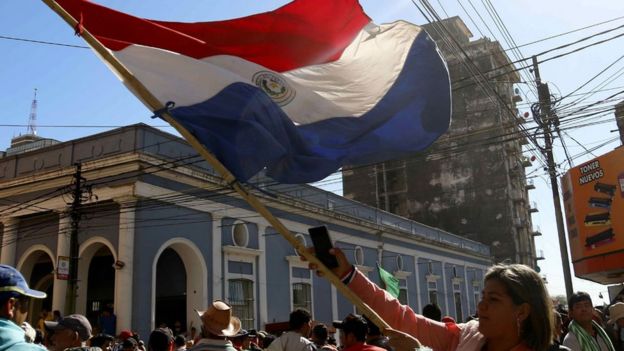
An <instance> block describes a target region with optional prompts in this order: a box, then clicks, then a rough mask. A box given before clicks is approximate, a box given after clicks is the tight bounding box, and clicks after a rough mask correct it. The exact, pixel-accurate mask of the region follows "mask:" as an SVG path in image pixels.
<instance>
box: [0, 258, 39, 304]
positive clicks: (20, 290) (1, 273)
mask: <svg viewBox="0 0 624 351" xmlns="http://www.w3.org/2000/svg"><path fill="white" fill-rule="evenodd" d="M3 293H17V294H20V295H25V296H30V297H34V298H36V299H44V298H45V297H46V293H44V292H43V291H39V290H34V289H31V288H29V287H28V284H27V283H26V279H24V276H23V275H22V273H20V272H19V271H18V270H17V269H15V268H13V267H11V266H8V265H6V264H0V294H3Z"/></svg>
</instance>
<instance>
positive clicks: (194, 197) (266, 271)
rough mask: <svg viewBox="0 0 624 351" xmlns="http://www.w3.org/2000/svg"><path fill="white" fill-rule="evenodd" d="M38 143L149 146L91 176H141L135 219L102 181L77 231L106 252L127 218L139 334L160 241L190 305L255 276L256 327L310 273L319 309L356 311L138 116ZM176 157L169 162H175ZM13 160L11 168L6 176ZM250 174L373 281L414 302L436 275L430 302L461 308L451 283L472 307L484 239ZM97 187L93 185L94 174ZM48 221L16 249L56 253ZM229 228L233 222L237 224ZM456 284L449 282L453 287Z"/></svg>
mask: <svg viewBox="0 0 624 351" xmlns="http://www.w3.org/2000/svg"><path fill="white" fill-rule="evenodd" d="M83 144H84V145H83ZM101 144H103V145H101ZM74 149H78V150H74ZM37 152H39V153H43V154H45V155H47V156H45V157H43V159H46V160H47V159H50V160H52V159H54V160H62V161H63V162H61V163H60V164H58V165H54V167H61V168H62V167H70V166H71V162H70V161H71V160H72V157H79V160H82V161H83V162H86V161H90V162H98V160H100V159H110V158H113V159H114V158H116V157H122V156H127V155H140V156H141V157H144V158H149V160H148V161H138V160H134V161H128V162H129V163H130V164H131V163H132V162H136V163H139V162H148V164H145V163H142V169H143V170H142V171H139V172H136V171H132V172H131V171H127V173H128V174H124V173H120V174H114V175H108V176H107V178H103V179H89V181H92V182H96V183H97V184H99V186H101V187H106V186H108V187H111V186H113V185H114V186H116V187H121V186H127V185H141V187H139V188H140V189H143V190H133V191H136V192H140V191H142V192H140V193H136V194H132V193H128V194H124V196H131V197H134V198H135V199H136V203H135V204H134V205H132V206H131V207H130V210H132V211H134V222H133V223H122V222H121V220H120V218H122V217H123V212H124V211H128V210H129V209H128V208H127V207H124V206H121V205H119V204H120V203H122V202H123V201H120V200H116V198H112V197H111V198H110V199H105V198H104V196H103V195H104V194H106V192H105V191H103V190H102V191H101V192H100V194H102V198H100V203H104V202H105V201H107V202H106V203H105V204H106V206H105V207H103V208H105V210H102V211H99V212H98V211H93V214H92V216H91V217H90V218H88V219H86V220H85V222H84V224H85V227H84V228H83V231H82V232H81V242H83V243H84V242H86V241H87V240H89V238H92V237H98V238H101V241H105V242H107V245H108V244H109V245H110V246H111V247H112V248H113V252H111V254H113V255H114V256H115V257H117V254H118V248H119V247H120V246H121V245H123V244H124V243H123V242H120V240H121V239H120V232H122V231H124V232H125V231H128V230H129V229H128V228H131V230H132V232H133V238H134V245H133V248H134V249H133V250H134V251H133V252H134V253H133V260H132V261H133V262H132V265H131V266H126V267H123V268H120V269H128V270H132V277H133V278H132V284H133V287H132V292H131V295H130V296H131V297H128V298H131V300H132V305H131V306H132V313H131V321H128V322H127V324H130V325H131V327H132V329H134V330H137V331H138V332H140V334H141V335H148V334H149V331H150V329H151V328H153V327H154V323H157V322H158V321H157V320H155V319H156V317H155V312H154V311H155V306H154V303H155V302H154V299H155V297H158V296H160V295H159V292H158V291H156V283H155V277H157V276H158V274H159V272H156V271H155V267H156V263H157V262H158V258H159V255H160V254H162V252H163V250H165V249H167V248H172V249H173V250H174V251H176V253H177V254H178V255H180V258H181V260H182V261H183V262H184V265H185V268H186V272H179V274H184V275H185V276H186V279H187V280H190V281H191V283H192V282H202V281H205V282H206V284H205V286H202V285H201V284H199V283H197V284H195V285H193V288H192V289H191V290H188V291H185V292H184V296H186V301H187V311H192V309H193V308H197V309H202V308H204V307H205V306H206V304H208V302H209V301H212V300H213V299H217V298H220V299H225V300H228V299H229V298H230V297H231V296H233V294H236V293H239V292H233V291H230V287H229V285H228V284H229V280H231V279H241V278H242V279H245V280H247V281H250V282H251V283H252V284H253V287H252V290H251V291H253V294H252V296H249V298H250V301H252V302H250V303H251V304H252V308H251V310H252V315H251V316H250V319H249V320H250V321H251V322H249V323H252V325H251V326H252V327H254V328H256V329H264V328H265V326H266V324H267V323H274V322H283V321H287V320H288V315H289V313H290V311H291V308H292V306H293V303H294V301H293V296H294V293H293V283H295V282H297V283H303V284H310V289H311V301H310V302H311V305H312V306H313V311H312V312H313V315H314V318H315V319H316V320H319V321H322V322H325V323H329V322H331V321H332V320H334V319H341V318H343V317H344V316H345V315H346V314H348V313H352V312H354V307H353V306H352V304H351V303H349V302H348V301H347V300H346V299H345V298H344V297H342V296H341V295H340V293H337V292H336V291H335V290H334V289H332V287H331V285H330V284H329V283H328V282H327V281H326V280H325V279H323V278H319V277H317V276H316V275H315V274H313V273H312V272H310V271H309V270H307V269H306V268H305V264H303V263H301V262H300V261H298V259H297V257H296V254H295V251H294V249H293V247H292V246H291V245H290V244H289V243H288V242H287V241H286V240H285V239H284V238H282V236H281V235H280V234H278V233H277V232H276V231H275V230H274V229H273V228H272V227H271V226H269V225H267V224H266V222H265V221H264V220H263V219H262V218H261V217H260V216H259V215H258V214H257V213H256V212H254V211H253V210H251V208H250V207H249V205H247V204H246V203H245V202H244V201H243V200H241V199H240V198H239V197H237V196H235V195H234V194H232V192H231V191H224V188H219V187H218V186H216V184H217V182H218V181H219V179H218V178H216V177H215V176H214V172H213V171H212V170H210V168H209V167H208V166H207V165H206V164H205V162H200V161H198V158H196V157H194V156H195V155H196V154H195V152H194V151H193V150H192V149H191V148H190V147H189V146H188V145H187V144H186V143H185V142H184V141H183V140H181V139H179V138H176V137H174V136H171V135H168V134H166V133H162V132H160V131H157V130H155V129H152V128H149V127H147V126H143V125H139V126H130V127H126V128H122V129H119V130H117V131H111V132H107V133H102V134H98V135H94V136H91V137H88V138H84V139H79V140H77V141H74V142H73V143H72V144H71V145H68V144H67V143H62V144H58V145H55V146H52V147H50V148H46V149H41V150H38V151H35V153H37ZM48 154H52V156H50V155H48ZM54 155H61V156H58V157H53V156H54ZM21 157H28V158H29V159H30V158H32V155H30V154H28V155H26V156H20V155H16V156H11V157H6V158H4V159H0V170H2V169H3V167H4V170H5V172H4V173H2V172H0V174H5V175H7V174H8V175H9V176H7V178H6V179H4V178H2V177H0V182H2V181H4V180H11V179H14V178H18V173H17V172H16V171H15V169H17V168H19V169H20V172H21V173H20V174H22V175H26V176H29V175H34V174H37V172H36V170H33V171H32V172H31V171H29V170H28V169H24V167H25V166H24V165H23V162H22V159H21ZM176 160H177V163H175V162H173V161H176ZM180 160H185V161H184V162H181V161H180ZM172 162H173V163H172ZM173 166H175V167H173ZM20 167H21V168H20ZM94 167H97V163H96V166H94ZM168 167H169V168H171V170H169V169H167V168H168ZM180 169H183V170H180ZM165 170H166V171H168V172H165ZM11 171H13V172H14V176H13V177H10V174H11ZM7 172H8V173H7ZM176 172H177V173H176ZM172 174H173V175H172ZM198 179H203V180H202V181H203V182H205V184H206V185H210V186H207V187H205V188H204V187H202V189H199V188H197V187H195V186H193V185H192V184H197V181H198ZM191 180H192V181H191ZM252 182H253V183H254V186H255V187H257V188H260V189H262V194H269V195H274V197H268V200H267V206H268V207H269V209H270V210H271V211H272V212H273V213H274V214H275V215H276V216H277V217H278V218H279V219H280V220H282V221H284V222H285V223H286V226H287V227H288V228H289V229H290V230H291V231H292V232H293V233H296V234H297V235H299V236H300V237H302V238H303V240H305V241H306V243H307V244H308V245H310V243H311V241H310V238H309V235H308V234H307V228H309V227H312V226H317V225H321V224H325V225H327V226H328V228H329V230H330V233H331V236H332V238H333V240H334V241H335V244H336V246H338V247H340V248H341V249H343V250H344V251H345V253H346V255H347V257H348V258H349V260H350V261H351V262H354V263H357V265H358V267H360V268H361V270H362V271H363V272H364V273H365V274H367V275H368V276H369V278H370V279H371V280H372V281H374V282H376V283H379V276H378V274H377V270H376V266H377V263H379V264H380V265H381V266H382V267H383V268H384V269H385V270H386V271H389V272H392V273H394V274H395V275H396V276H397V277H398V278H399V279H400V280H401V287H402V288H403V289H404V293H405V296H406V297H407V301H406V302H407V303H408V304H409V306H410V307H411V308H412V309H414V310H415V311H420V310H421V309H422V307H423V306H424V305H425V304H427V303H429V302H430V301H429V296H430V290H431V289H430V286H429V283H430V282H431V279H434V282H435V291H436V294H437V296H438V304H439V305H440V307H441V308H442V311H443V313H444V314H446V315H450V316H452V317H454V318H457V317H458V316H457V315H456V312H455V304H454V298H455V295H454V293H455V292H457V293H459V294H460V299H461V306H462V316H461V317H462V318H465V317H466V316H467V315H468V313H474V310H475V306H476V305H475V298H474V291H475V288H474V286H475V285H474V284H479V283H480V282H481V279H482V277H483V271H484V270H485V269H486V268H487V266H489V265H490V260H489V248H488V247H486V246H484V245H482V244H479V243H476V242H473V241H470V240H466V239H464V238H461V237H458V236H454V235H452V234H450V233H447V232H444V231H442V230H439V229H436V228H432V227H428V226H425V225H422V224H419V223H417V222H414V221H410V220H407V219H405V218H402V217H399V216H396V215H393V214H390V213H386V212H384V211H380V210H378V209H375V208H371V207H368V206H365V205H363V204H360V203H358V202H355V201H352V200H348V199H345V198H343V197H341V196H338V195H336V194H333V193H329V192H326V191H323V190H320V189H317V188H314V187H312V186H307V185H300V186H294V185H279V184H278V185H276V184H274V183H272V182H271V181H270V180H267V179H265V178H261V177H256V178H254V179H252ZM133 189H134V188H133ZM145 189H147V190H145ZM205 189H212V190H205ZM225 189H226V188H225ZM226 190H227V189H226ZM158 191H161V192H162V193H158ZM95 192H98V189H97V186H96V187H95ZM19 196H21V197H24V196H25V195H23V194H20V195H19ZM115 196H119V194H116V195H115ZM34 197H35V194H33V198H34ZM24 220H25V222H23V223H30V222H28V221H27V220H28V219H27V218H25V219H24ZM47 221H48V222H46V225H45V228H40V229H39V230H42V231H45V233H47V235H45V236H41V237H39V238H35V237H31V238H30V239H29V238H28V237H23V238H22V241H20V242H19V244H18V245H17V247H16V249H15V250H16V260H19V259H20V258H21V255H23V254H24V253H25V251H26V249H27V245H32V244H33V243H35V242H36V243H38V244H41V245H45V246H46V247H47V248H48V249H49V251H51V252H52V253H54V254H56V250H57V237H58V235H60V234H59V227H58V223H57V222H56V221H57V220H50V219H47ZM3 228H4V227H3ZM236 231H237V233H238V234H235V233H234V232H236ZM4 232H6V228H4ZM94 245H95V244H94ZM98 245H101V244H98ZM360 250H361V253H362V254H361V256H359V257H357V259H360V258H361V261H360V262H356V256H357V254H356V252H359V251H360ZM89 259H90V258H89ZM81 264H88V262H82V263H81ZM190 265H192V267H191V266H190ZM204 268H205V271H202V270H203V269H204ZM192 269H196V272H200V271H201V272H203V273H202V274H203V275H204V276H197V275H196V276H189V275H188V274H187V272H189V271H191V270H192ZM89 279H91V278H89ZM458 282H459V284H458ZM112 283H113V284H114V282H112ZM191 283H189V284H187V286H191V285H192V284H191ZM454 284H455V285H456V287H457V285H458V289H456V290H455V291H454V290H453V285H454ZM116 288H119V287H116ZM478 288H479V289H480V287H478ZM479 291H480V290H479ZM202 294H203V295H202ZM200 295H201V296H206V301H203V302H202V303H197V304H198V305H194V302H193V303H192V302H190V301H198V300H197V297H198V296H200ZM191 321H194V323H195V324H194V325H196V326H197V324H198V323H199V320H198V319H196V317H195V316H193V315H189V313H187V323H190V322H191Z"/></svg>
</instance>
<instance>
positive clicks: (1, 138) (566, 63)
mask: <svg viewBox="0 0 624 351" xmlns="http://www.w3.org/2000/svg"><path fill="white" fill-rule="evenodd" d="M96 2H98V3H100V4H102V5H104V6H108V7H111V8H114V9H116V10H119V11H123V12H127V13H131V14H133V15H136V16H139V17H145V18H152V19H158V20H168V21H184V22H195V21H212V20H222V19H229V18H236V17H241V16H245V15H249V14H253V13H258V12H263V11H269V10H272V9H275V8H277V7H279V6H281V5H283V4H285V3H286V1H275V0H267V1H250V0H211V1H205V0H176V1H171V0H169V1H165V0H134V1H133V0H97V1H96ZM415 2H416V3H419V1H415ZM487 3H488V2H487V1H486V0H481V1H479V0H472V2H470V1H467V0H452V1H451V0H431V5H432V6H433V7H434V8H435V9H436V10H437V11H438V12H439V14H440V16H441V17H445V16H446V14H448V15H449V16H454V15H459V16H460V17H462V19H464V21H465V22H466V24H467V26H468V28H469V29H470V30H471V31H472V32H473V34H474V35H475V38H474V39H477V38H479V37H481V32H482V33H483V35H485V36H487V37H489V38H491V39H493V40H499V41H500V42H501V44H502V46H503V47H504V48H509V47H510V45H509V44H507V43H506V42H505V41H504V40H503V39H504V37H503V35H502V34H501V32H500V31H499V30H498V29H497V27H496V25H495V22H494V20H493V18H492V17H491V16H490V15H489V13H488V11H487V8H486V4H487ZM174 4H175V5H174ZM361 4H362V6H363V7H364V10H365V11H366V12H367V14H368V15H369V16H370V17H371V18H372V19H373V21H375V22H376V23H385V22H392V21H395V20H399V19H402V20H407V21H410V22H413V23H416V24H424V23H427V20H426V19H425V18H424V17H423V16H422V15H421V14H420V12H419V10H418V8H417V7H416V6H415V5H414V3H412V1H410V0H394V1H380V0H362V1H361ZM491 4H492V5H493V7H494V8H495V9H496V10H497V13H498V15H499V17H500V18H501V20H502V22H503V23H504V24H505V25H506V27H507V29H508V31H509V33H510V34H511V37H512V38H513V40H514V41H515V43H516V44H517V45H523V44H526V43H531V42H534V41H536V40H540V39H544V38H547V37H550V36H553V35H557V34H561V33H565V32H568V31H572V30H576V29H579V28H582V27H585V26H589V25H593V24H596V23H600V22H604V21H609V20H613V19H616V18H618V17H619V16H624V11H623V10H624V3H622V2H621V1H620V0H608V1H604V0H571V1H570V0H565V1H564V0H548V1H535V0H514V1H504V0H491ZM460 5H463V7H464V8H465V9H466V10H467V11H468V14H469V15H470V16H468V15H467V14H466V12H465V11H464V9H462V7H461V6H460ZM475 10H476V11H475ZM470 17H471V18H472V20H471V18H470ZM621 25H624V18H618V19H616V20H613V21H611V22H609V23H605V24H603V25H599V26H594V27H592V28H588V29H585V30H581V31H578V32H575V33H572V34H567V35H562V36H559V37H557V38H554V39H549V40H545V41H542V42H540V43H536V44H532V45H527V46H522V47H521V48H520V50H521V54H522V55H523V57H530V56H531V55H534V54H538V53H540V52H543V51H545V50H548V49H552V48H554V47H557V46H559V45H563V44H567V43H570V42H573V41H575V40H577V39H580V38H583V37H586V36H590V35H592V34H596V33H598V32H600V31H603V30H607V29H610V28H615V27H617V26H621ZM488 28H489V29H488ZM490 31H491V32H490ZM619 33H624V30H623V29H620V30H618V31H615V32H613V33H610V34H607V35H604V36H601V37H600V38H602V39H606V38H609V37H611V36H613V35H615V34H619ZM10 38H18V39H27V40H31V41H23V40H13V39H10ZM32 41H43V42H54V43H62V44H67V45H75V46H85V45H86V44H85V42H84V41H83V40H82V39H81V38H79V37H76V36H74V34H73V29H71V28H69V27H68V26H67V24H65V22H64V21H62V20H61V19H60V18H59V17H58V16H57V15H56V14H55V13H53V12H52V11H51V10H49V9H48V8H47V6H46V5H45V4H44V3H43V2H41V1H37V0H27V1H25V0H2V1H0V52H2V55H0V79H1V80H2V82H3V84H2V88H1V90H0V92H1V93H0V106H2V108H1V109H0V150H4V149H6V148H7V147H8V146H9V143H10V139H11V138H12V137H14V136H17V135H19V134H24V133H25V132H26V126H25V125H26V124H27V122H28V117H29V114H30V109H31V102H32V99H33V91H34V89H35V88H36V89H37V90H38V93H37V94H38V95H37V99H38V109H37V124H38V126H39V127H38V134H39V135H40V136H43V137H49V138H53V139H57V140H60V141H67V140H71V139H75V138H79V137H83V136H87V135H91V134H95V133H98V132H103V131H105V130H108V129H111V128H112V127H115V126H123V125H128V124H133V123H138V122H143V123H147V124H150V125H154V126H159V127H161V128H162V129H163V130H165V131H168V132H173V129H172V128H171V127H167V126H164V123H163V122H161V121H159V120H153V119H151V118H150V116H151V115H152V114H151V113H150V111H149V110H147V109H146V108H145V107H144V106H143V105H142V104H141V103H140V102H139V101H138V100H137V99H136V98H135V97H134V96H133V95H132V94H131V93H130V92H129V91H127V90H126V89H125V87H124V86H123V85H122V84H121V83H120V82H119V81H118V80H117V78H116V77H115V76H114V75H113V74H112V73H111V72H110V71H109V70H108V68H107V67H106V66H105V65H104V64H102V62H101V61H100V60H99V59H98V58H97V57H96V56H95V55H94V54H93V52H92V51H91V50H88V49H84V48H75V47H70V46H59V45H46V44H42V43H35V42H32ZM594 41H595V40H594ZM589 42H592V41H589ZM589 42H587V43H589ZM579 46H580V45H577V46H574V47H571V48H570V49H573V48H577V47H579ZM623 47H624V38H617V39H614V40H611V41H608V42H606V43H603V44H600V45H596V46H594V47H591V48H588V49H585V50H582V51H579V52H578V53H574V54H570V55H567V56H565V57H562V58H559V59H553V60H551V61H548V62H545V63H543V64H541V65H540V73H541V76H542V80H543V81H547V82H549V84H550V85H551V87H550V89H551V92H552V93H554V94H555V95H557V96H563V95H566V94H568V93H570V92H573V91H574V90H575V89H576V88H578V87H579V86H581V85H582V84H583V83H584V82H586V81H587V80H588V79H590V78H591V77H592V76H594V75H596V74H597V73H599V72H600V71H601V70H602V69H604V68H605V67H607V66H608V65H610V64H611V63H613V62H614V61H615V60H616V59H618V58H619V57H621V55H622V53H623V50H622V48H623ZM567 51H569V49H567V50H565V49H564V50H558V51H556V52H554V53H552V54H547V55H545V56H540V59H544V58H548V57H552V56H554V55H555V54H558V53H564V52H567ZM512 60H515V58H513V57H512ZM623 61H624V60H623ZM623 67H624V62H620V61H618V62H616V63H615V64H614V65H613V66H612V67H611V68H610V69H608V70H607V71H605V73H603V74H602V75H601V76H599V77H598V78H597V79H596V80H595V81H593V82H592V83H590V84H588V85H587V86H586V87H584V88H582V89H581V90H579V91H578V93H583V92H587V91H589V90H590V89H591V88H592V87H594V86H595V85H597V84H598V83H600V82H602V81H603V79H605V78H608V77H609V76H612V77H613V80H612V81H611V82H610V83H608V84H606V85H605V86H604V87H603V88H602V89H605V91H602V92H597V93H596V94H594V95H592V96H590V97H588V98H587V99H586V100H585V101H584V102H582V103H589V102H595V101H599V100H601V99H604V98H606V97H607V96H609V95H611V94H614V93H616V92H618V91H620V90H622V89H623V86H624V77H621V76H618V74H619V73H621V71H618V70H619V69H620V68H623ZM532 84H534V82H532V81H531V77H530V73H529V72H528V71H526V72H525V73H524V74H523V83H521V84H518V85H517V87H518V89H520V90H521V95H522V96H523V97H524V93H526V96H527V97H528V99H527V98H526V97H525V98H524V101H523V102H522V103H521V104H520V105H519V109H520V112H521V113H523V112H526V111H529V109H528V105H527V102H528V103H533V102H535V100H536V98H535V96H534V95H532V93H531V92H530V89H528V87H529V86H530V85H532ZM617 88H619V89H617ZM606 89H609V90H606ZM581 97H582V96H581ZM619 97H620V98H622V95H620V96H619ZM570 99H572V98H568V100H570ZM612 118H613V117H608V118H603V119H601V120H605V121H606V120H609V119H611V120H612ZM95 126H103V127H95ZM615 129H617V127H616V125H615V123H614V122H613V121H610V122H608V123H602V124H597V125H593V126H587V127H583V128H576V129H573V130H570V131H567V132H566V133H567V135H568V136H566V135H564V140H565V142H566V145H567V146H568V151H569V154H571V155H579V156H578V157H577V158H576V159H574V164H575V165H578V164H580V163H582V162H585V161H587V160H589V159H591V158H593V157H594V156H592V155H587V154H586V155H583V154H585V153H586V152H585V150H584V148H583V146H584V147H585V148H592V147H595V146H599V145H600V144H602V143H604V142H606V141H608V140H610V139H614V138H615V137H616V136H617V133H615V132H612V131H613V130H615ZM581 145H582V146H581ZM617 146H619V141H617V140H616V141H614V142H611V143H609V144H607V145H605V146H603V147H601V148H598V149H597V150H595V151H593V154H594V155H600V154H603V153H605V152H608V151H610V150H612V149H613V148H615V147H617ZM554 151H555V157H556V159H557V161H559V162H561V161H564V160H565V155H564V153H563V148H562V147H561V143H560V141H558V140H557V141H556V144H555V150H554ZM527 155H530V153H528V152H527ZM567 167H568V165H567V163H562V165H561V168H560V169H559V171H561V172H563V171H565V170H566V169H567ZM526 171H527V174H529V176H531V177H535V178H534V179H533V180H534V182H535V186H536V187H537V189H536V190H532V191H530V200H531V201H534V202H535V203H536V205H537V208H538V209H539V212H538V213H536V214H534V215H533V224H534V226H535V227H539V228H540V230H541V232H542V233H543V236H541V237H537V238H536V247H537V250H538V252H539V251H540V250H543V255H544V257H545V260H543V261H540V262H539V266H540V268H541V273H542V274H544V275H545V276H546V278H547V281H548V288H549V290H550V293H551V295H559V294H565V285H564V282H563V273H562V268H561V267H562V264H561V259H560V254H559V245H558V239H557V229H556V224H555V215H554V208H553V201H552V195H551V192H550V183H549V180H548V179H547V177H546V176H545V172H544V171H543V170H542V166H540V165H539V164H538V163H534V166H532V167H529V168H527V169H526ZM321 184H322V185H323V187H324V188H325V189H328V190H330V191H334V192H337V193H341V190H342V189H341V184H340V181H339V179H337V178H336V177H333V178H332V179H330V180H325V181H323V182H321ZM572 272H573V270H572ZM573 285H574V289H575V290H583V291H588V292H589V293H590V294H591V295H592V298H593V302H594V304H602V302H604V301H606V299H604V300H603V299H600V298H599V294H600V293H602V294H604V295H605V296H607V294H606V292H607V288H606V286H602V285H599V284H595V283H592V282H589V281H586V280H582V279H577V278H574V279H573Z"/></svg>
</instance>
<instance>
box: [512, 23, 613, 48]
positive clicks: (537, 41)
mask: <svg viewBox="0 0 624 351" xmlns="http://www.w3.org/2000/svg"><path fill="white" fill-rule="evenodd" d="M623 18H624V16H620V17H616V18H613V19H610V20H607V21H603V22H599V23H594V24H590V25H588V26H585V27H581V28H578V29H573V30H571V31H567V32H564V33H559V34H554V35H551V36H548V37H546V38H542V39H538V40H535V41H532V42H529V43H525V44H522V45H518V46H516V47H513V48H508V49H505V51H507V50H513V49H518V48H522V47H525V46H529V45H533V44H537V43H541V42H543V41H546V40H550V39H554V38H558V37H562V36H564V35H567V34H572V33H576V32H579V31H582V30H585V29H589V28H593V27H596V26H599V25H602V24H606V23H610V22H614V21H617V20H620V19H623Z"/></svg>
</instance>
